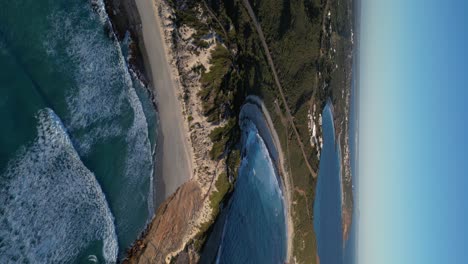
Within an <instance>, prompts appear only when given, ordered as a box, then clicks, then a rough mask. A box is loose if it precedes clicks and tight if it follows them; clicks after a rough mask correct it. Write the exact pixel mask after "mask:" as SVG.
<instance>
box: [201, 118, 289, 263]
mask: <svg viewBox="0 0 468 264" xmlns="http://www.w3.org/2000/svg"><path fill="white" fill-rule="evenodd" d="M242 131H243V132H242V133H243V134H242V144H243V145H242V149H243V159H242V162H241V165H240V169H239V175H238V178H237V181H236V188H235V190H234V193H233V194H232V197H231V199H230V201H229V204H228V205H227V206H226V208H225V209H224V210H223V211H222V213H221V216H220V217H219V219H218V221H217V224H216V225H215V227H214V230H213V232H212V235H211V237H210V238H209V239H208V242H207V244H206V246H205V249H204V253H203V257H202V261H201V263H239V264H240V263H284V261H285V258H286V226H285V210H284V205H283V196H282V192H281V189H280V186H279V183H278V178H277V173H276V171H275V167H274V165H273V162H272V159H271V157H270V153H269V152H268V149H267V147H266V146H265V143H264V141H263V139H262V138H261V137H260V135H259V133H258V130H257V127H256V126H255V124H254V123H253V122H251V121H250V120H248V119H245V120H244V121H242Z"/></svg>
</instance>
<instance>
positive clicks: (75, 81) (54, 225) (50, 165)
mask: <svg viewBox="0 0 468 264" xmlns="http://www.w3.org/2000/svg"><path fill="white" fill-rule="evenodd" d="M110 28H111V27H110V26H109V21H108V17H107V15H106V13H105V11H104V8H103V3H102V2H101V1H85V0H75V1H67V0H53V1H51V0H49V1H47V0H46V1H34V0H17V1H2V3H1V7H0V117H1V120H2V121H1V126H0V127H1V133H0V201H1V202H0V262H1V263H10V262H32V263H37V262H41V263H64V262H68V263H69V262H81V263H96V262H99V263H103V262H107V263H112V262H115V261H116V259H117V258H118V256H122V252H124V250H125V249H126V248H127V247H128V246H130V245H131V243H132V242H133V241H134V240H135V239H136V238H137V236H138V235H139V234H140V232H141V231H142V230H143V228H144V226H145V225H146V223H147V221H148V220H149V218H150V217H151V216H152V215H153V212H154V208H153V186H152V184H153V179H152V175H153V158H152V155H153V153H154V148H155V138H156V133H155V131H156V129H155V128H156V127H157V123H156V117H157V116H156V113H155V111H154V109H153V107H152V105H151V101H150V100H149V98H148V96H147V94H146V91H145V88H144V86H143V85H142V84H141V83H140V81H139V80H137V79H136V78H135V77H134V74H132V72H131V71H129V69H128V67H127V58H128V54H127V53H128V52H127V49H126V45H127V44H128V43H125V42H123V43H119V42H118V41H117V40H116V38H115V36H114V35H113V32H112V30H111V29H110Z"/></svg>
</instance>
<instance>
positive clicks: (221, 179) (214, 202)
mask: <svg viewBox="0 0 468 264" xmlns="http://www.w3.org/2000/svg"><path fill="white" fill-rule="evenodd" d="M214 186H215V187H216V190H215V191H214V192H212V193H211V195H210V197H209V199H210V206H211V208H212V217H211V220H210V221H207V222H205V223H203V224H202V225H201V226H200V227H199V228H200V230H199V232H198V234H197V235H196V236H195V238H194V240H193V245H194V247H195V249H196V250H198V251H199V250H200V249H201V247H202V246H203V243H204V242H205V240H206V237H207V231H208V230H209V229H210V227H211V226H212V225H213V224H214V222H215V219H216V217H217V216H218V214H219V207H220V206H221V203H222V201H223V200H224V198H225V197H226V194H228V193H229V192H230V191H232V188H233V185H232V184H231V183H230V182H229V179H228V177H227V174H226V173H221V174H220V175H218V179H217V180H216V182H215V185H214Z"/></svg>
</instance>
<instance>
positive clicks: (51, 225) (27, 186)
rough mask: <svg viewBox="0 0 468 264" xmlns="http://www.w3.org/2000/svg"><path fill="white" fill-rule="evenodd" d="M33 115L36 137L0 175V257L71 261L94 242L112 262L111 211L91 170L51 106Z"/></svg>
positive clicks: (114, 255) (114, 248)
mask: <svg viewBox="0 0 468 264" xmlns="http://www.w3.org/2000/svg"><path fill="white" fill-rule="evenodd" d="M37 119H38V125H37V137H36V139H35V140H34V141H33V142H32V143H31V144H30V145H29V146H27V147H24V148H23V149H21V150H20V151H19V153H18V154H17V155H16V158H14V159H12V160H11V161H10V162H9V163H8V165H7V168H6V170H5V171H4V172H3V173H2V175H1V177H2V181H1V183H0V189H1V190H2V192H1V193H0V262H1V263H10V262H17V263H23V262H30V263H38V262H39V263H64V262H72V261H74V260H76V258H77V257H78V256H79V255H80V253H81V252H82V251H83V250H84V249H85V248H86V247H87V246H88V245H89V244H90V243H93V242H95V241H102V244H103V246H102V255H103V257H104V259H105V260H106V262H108V263H112V262H115V261H116V258H117V253H118V246H117V236H116V233H115V227H114V223H113V216H112V214H111V211H110V209H109V206H108V204H107V202H106V199H105V196H104V193H103V191H102V190H101V187H100V186H99V184H98V182H97V180H96V178H95V176H94V174H93V173H92V172H91V171H89V170H88V169H87V168H86V167H85V165H84V164H83V163H82V162H81V160H80V157H79V156H78V153H77V152H76V150H75V149H74V147H73V145H72V142H71V141H70V139H69V137H68V135H67V133H66V132H65V129H64V127H63V125H62V123H61V121H60V119H59V118H58V117H57V116H56V115H55V113H54V112H53V111H52V110H50V109H44V110H40V111H39V113H38V114H37ZM77 216H80V217H77Z"/></svg>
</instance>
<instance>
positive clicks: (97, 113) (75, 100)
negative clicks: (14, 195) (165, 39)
mask: <svg viewBox="0 0 468 264" xmlns="http://www.w3.org/2000/svg"><path fill="white" fill-rule="evenodd" d="M93 4H94V5H95V6H96V7H97V8H96V9H97V12H98V14H99V15H98V16H96V15H95V14H94V13H93V12H91V11H90V10H88V11H89V12H88V13H87V15H86V16H83V14H81V13H79V10H75V9H76V8H75V9H73V8H71V9H70V10H67V12H65V11H55V12H53V14H52V15H51V16H49V21H50V23H51V24H52V25H53V26H52V28H51V30H50V32H49V33H48V38H47V42H44V46H45V47H46V48H47V49H52V50H54V52H53V53H51V54H55V55H56V56H57V58H60V57H63V58H66V59H67V60H68V61H64V62H63V64H64V65H70V64H71V65H74V67H76V71H74V72H73V78H74V83H75V85H76V87H73V89H71V91H72V92H70V93H69V94H68V97H67V107H68V112H69V113H70V115H69V117H68V120H70V121H69V122H67V128H69V129H70V131H72V132H73V131H80V130H85V131H86V134H85V135H83V136H81V137H80V138H79V140H77V142H76V144H77V149H78V151H79V153H80V154H81V155H86V154H88V153H89V152H90V151H91V150H92V147H93V145H94V144H96V143H100V142H103V141H105V140H108V139H110V138H113V137H122V138H125V140H126V143H127V146H128V149H127V153H128V154H127V155H126V160H125V172H124V177H125V178H126V181H128V188H126V190H122V195H123V196H128V195H135V193H134V191H135V190H134V189H137V187H135V188H132V187H131V186H138V185H140V184H142V183H143V182H146V181H147V180H148V179H149V183H150V185H151V186H150V187H149V190H148V192H149V194H148V197H145V200H147V201H148V211H149V213H150V215H152V214H153V212H154V208H153V205H152V202H153V193H152V192H153V187H152V184H153V180H152V176H153V161H152V150H151V144H150V141H149V136H148V124H147V120H146V117H145V115H144V112H143V106H142V105H141V102H140V100H139V98H138V96H137V94H136V92H135V89H134V87H133V84H132V80H131V75H130V73H129V71H128V67H127V65H126V62H125V58H124V56H123V54H122V50H121V47H120V44H119V43H118V41H117V40H116V37H115V35H114V38H113V39H112V40H109V39H108V38H107V37H106V36H103V34H102V31H101V30H99V29H97V27H99V26H105V25H108V23H109V19H108V17H107V14H106V12H105V9H104V4H103V2H102V0H93ZM110 34H112V35H113V34H114V33H113V32H110ZM109 42H111V44H110V43H109ZM62 46H65V47H67V48H66V49H64V50H60V47H62ZM70 60H71V63H70ZM132 113H133V120H131V123H130V124H128V122H127V123H126V122H122V119H125V117H126V116H131V114H132ZM119 206H120V207H121V210H131V209H132V208H126V205H125V204H120V205H119Z"/></svg>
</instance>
